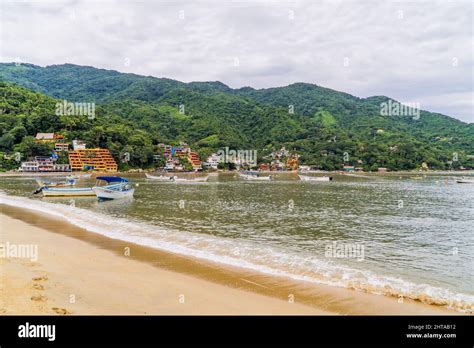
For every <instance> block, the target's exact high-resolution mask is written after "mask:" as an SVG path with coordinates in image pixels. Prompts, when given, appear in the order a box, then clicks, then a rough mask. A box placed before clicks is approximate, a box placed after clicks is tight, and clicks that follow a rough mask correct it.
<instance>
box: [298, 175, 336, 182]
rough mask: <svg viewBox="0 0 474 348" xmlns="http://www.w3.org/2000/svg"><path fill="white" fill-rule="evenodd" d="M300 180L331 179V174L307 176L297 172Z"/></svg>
mask: <svg viewBox="0 0 474 348" xmlns="http://www.w3.org/2000/svg"><path fill="white" fill-rule="evenodd" d="M298 177H299V178H300V180H301V181H331V180H332V176H309V175H301V174H298Z"/></svg>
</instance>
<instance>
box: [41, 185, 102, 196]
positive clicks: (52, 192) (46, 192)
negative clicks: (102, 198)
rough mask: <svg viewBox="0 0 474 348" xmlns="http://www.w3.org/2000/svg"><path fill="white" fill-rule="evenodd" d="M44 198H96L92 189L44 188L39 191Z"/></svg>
mask: <svg viewBox="0 0 474 348" xmlns="http://www.w3.org/2000/svg"><path fill="white" fill-rule="evenodd" d="M37 191H39V192H41V193H42V194H43V196H44V197H84V196H95V193H94V191H92V188H90V187H70V188H69V187H47V186H46V187H42V188H40V189H39V190H37ZM39 192H36V191H35V193H39Z"/></svg>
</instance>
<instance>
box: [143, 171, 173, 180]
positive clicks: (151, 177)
mask: <svg viewBox="0 0 474 348" xmlns="http://www.w3.org/2000/svg"><path fill="white" fill-rule="evenodd" d="M145 176H146V177H147V179H151V180H159V181H172V180H173V177H172V176H164V175H160V176H156V175H151V174H148V173H145Z"/></svg>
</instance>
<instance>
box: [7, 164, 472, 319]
mask: <svg viewBox="0 0 474 348" xmlns="http://www.w3.org/2000/svg"><path fill="white" fill-rule="evenodd" d="M127 177H128V178H129V179H131V180H132V181H133V183H135V184H137V185H138V186H137V187H136V189H135V197H134V199H133V200H131V201H110V202H98V201H97V200H96V199H95V198H74V199H72V198H42V197H41V196H40V195H37V196H34V195H32V191H33V190H34V189H35V188H36V183H35V182H34V179H33V178H26V177H1V178H0V190H2V191H3V194H2V195H1V196H0V203H4V204H11V205H16V206H22V207H29V208H32V209H36V210H40V211H43V212H44V213H45V214H50V213H52V212H54V213H55V214H56V215H59V216H63V217H65V218H67V219H68V220H70V221H71V222H72V223H75V224H78V225H80V226H82V227H85V228H87V229H89V230H91V231H94V232H97V233H102V234H105V235H108V236H110V237H113V238H120V239H124V240H129V241H133V242H137V243H140V244H144V245H149V246H151V247H158V248H162V249H165V250H170V251H174V252H179V253H183V254H189V255H194V256H197V257H202V258H206V259H210V260H214V261H217V262H221V263H227V264H232V265H237V266H242V267H246V268H251V269H255V270H257V271H261V272H266V273H273V274H279V275H284V276H288V277H292V278H295V279H301V280H305V281H312V282H320V283H325V284H330V285H336V286H345V287H352V288H357V289H364V290H367V291H371V292H374V293H385V294H390V295H395V296H404V297H410V298H417V299H422V300H424V301H426V302H430V303H438V304H443V305H448V306H451V307H456V308H457V309H461V310H468V311H469V310H472V308H473V305H474V277H473V273H474V272H473V270H474V261H473V255H474V234H473V232H474V228H473V226H474V185H472V184H457V183H456V182H455V181H454V179H453V178H454V177H453V176H452V175H451V176H450V175H426V176H419V178H421V179H415V178H414V175H403V176H401V177H400V176H399V175H394V174H388V175H384V176H375V175H374V176H369V177H350V176H335V179H334V180H333V181H332V182H301V181H298V180H297V176H296V175H294V174H289V173H285V174H279V175H277V176H276V180H274V181H273V182H244V181H241V180H239V179H238V178H237V176H235V175H232V174H223V175H222V174H221V175H215V176H211V178H210V181H209V182H208V183H172V182H157V181H151V180H147V179H145V178H144V177H143V176H142V175H135V176H127ZM93 183H94V180H92V179H88V180H81V181H80V186H90V185H92V184H93ZM13 196H19V197H22V198H16V197H13ZM51 204H54V206H51ZM334 243H336V244H334ZM334 246H343V247H345V246H351V247H354V248H358V249H357V250H358V251H359V253H358V254H357V256H356V257H353V256H354V255H353V254H352V255H351V254H347V253H346V254H341V255H339V256H345V257H331V256H334V255H328V248H331V247H334ZM362 248H363V249H362ZM361 250H363V254H361Z"/></svg>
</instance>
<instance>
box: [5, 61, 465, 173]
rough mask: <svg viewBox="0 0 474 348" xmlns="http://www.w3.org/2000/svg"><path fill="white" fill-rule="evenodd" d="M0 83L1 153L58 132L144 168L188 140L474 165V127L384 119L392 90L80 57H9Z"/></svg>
mask: <svg viewBox="0 0 474 348" xmlns="http://www.w3.org/2000/svg"><path fill="white" fill-rule="evenodd" d="M0 80H3V81H8V83H2V84H1V85H0V92H1V95H0V108H1V111H2V114H1V116H0V132H1V133H0V136H1V137H0V151H3V152H6V153H9V152H12V151H20V152H21V153H24V155H25V156H26V155H28V154H30V155H31V153H32V152H34V151H40V150H41V149H36V148H34V145H32V143H31V142H32V139H31V136H33V135H34V134H35V133H36V132H39V131H41V132H47V131H56V132H61V133H63V134H65V135H66V136H67V137H68V138H69V139H73V138H80V139H84V140H86V141H87V142H88V143H89V144H90V145H91V146H105V147H108V148H110V149H111V151H112V152H113V154H114V155H115V156H116V157H117V158H118V157H119V156H120V153H122V152H124V151H126V152H130V153H131V154H132V161H131V163H130V165H132V166H138V167H147V166H153V165H155V164H156V163H154V162H153V154H154V153H156V151H157V146H156V145H157V144H158V143H160V142H166V143H177V142H179V141H186V142H188V143H189V144H190V145H191V146H192V147H193V148H196V149H197V150H198V151H199V152H200V153H201V154H202V157H205V156H206V155H207V154H209V153H211V152H213V151H216V150H217V149H219V148H222V147H225V146H229V147H230V148H235V149H257V150H258V151H259V157H260V158H261V157H262V156H263V155H265V154H267V153H268V152H270V151H271V150H272V149H273V148H275V149H276V148H279V147H280V146H282V145H285V146H286V147H287V148H289V149H295V150H296V151H298V153H300V154H301V155H302V158H301V160H302V162H304V163H307V164H311V165H316V166H318V167H320V168H322V169H337V168H340V167H341V166H342V164H343V163H344V159H343V154H344V153H345V152H347V154H348V156H349V160H347V161H346V162H345V164H354V165H357V166H363V167H365V169H368V170H374V169H376V168H378V167H380V166H385V167H389V168H390V169H413V168H416V167H419V166H420V165H421V163H422V162H427V163H428V165H429V166H430V167H432V168H439V169H445V168H448V167H450V165H449V164H448V161H451V160H452V158H453V153H457V156H458V159H459V161H458V162H454V163H452V164H451V165H452V166H454V167H458V166H460V165H464V166H472V165H473V163H472V160H470V161H469V160H468V159H467V155H469V154H474V128H473V125H472V124H470V125H468V124H465V123H463V122H461V121H458V120H456V119H454V118H451V117H448V116H445V115H440V114H436V113H430V112H425V111H422V112H421V114H420V118H419V119H417V120H415V119H413V117H410V116H381V115H380V104H381V103H382V102H387V101H388V100H389V98H387V97H371V98H366V99H362V98H357V97H354V96H351V95H349V94H346V93H342V92H338V91H334V90H331V89H327V88H323V87H320V86H316V85H312V84H305V83H296V84H292V85H290V86H287V87H279V88H271V89H261V90H255V89H252V88H249V87H246V88H241V89H236V90H234V89H231V88H229V87H228V86H226V85H225V84H223V83H221V82H218V81H216V82H192V83H188V84H186V83H182V82H179V81H174V80H170V79H163V78H155V77H144V76H139V75H134V74H122V73H119V72H115V71H109V70H103V69H96V68H93V67H82V66H76V65H71V64H65V65H55V66H50V67H46V68H42V67H38V66H34V65H25V64H21V65H19V66H16V65H15V64H0ZM12 83H14V84H16V85H14V84H12ZM18 85H21V86H24V87H26V88H22V87H19V86H18ZM33 91H37V92H40V93H34V92H33ZM53 98H56V99H66V100H68V101H72V102H96V103H98V105H97V107H96V117H95V118H94V119H93V120H90V119H87V117H82V118H81V117H76V116H74V117H71V116H67V117H66V116H61V117H57V116H55V114H54V111H55V107H54V105H55V103H56V102H57V100H55V99H53ZM180 106H181V108H182V107H183V106H184V114H183V113H182V112H179V110H180ZM290 109H292V111H293V112H289V110H290ZM181 110H182V109H181ZM31 147H33V149H31ZM346 159H347V157H346Z"/></svg>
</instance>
